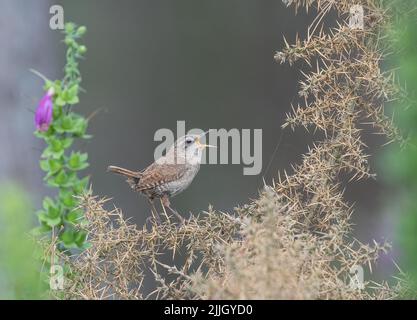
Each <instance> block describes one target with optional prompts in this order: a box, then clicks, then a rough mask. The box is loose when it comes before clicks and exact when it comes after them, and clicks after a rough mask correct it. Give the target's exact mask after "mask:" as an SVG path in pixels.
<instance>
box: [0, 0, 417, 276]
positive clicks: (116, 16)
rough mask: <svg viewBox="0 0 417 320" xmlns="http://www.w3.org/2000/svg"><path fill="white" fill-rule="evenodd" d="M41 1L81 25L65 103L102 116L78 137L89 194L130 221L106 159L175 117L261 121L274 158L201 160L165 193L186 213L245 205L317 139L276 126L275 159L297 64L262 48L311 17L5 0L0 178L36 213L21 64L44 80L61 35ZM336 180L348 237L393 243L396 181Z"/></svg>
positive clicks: (31, 90) (275, 2) (374, 148)
mask: <svg viewBox="0 0 417 320" xmlns="http://www.w3.org/2000/svg"><path fill="white" fill-rule="evenodd" d="M52 4H61V5H62V6H63V7H64V10H65V19H66V21H74V22H76V23H78V24H81V25H86V26H87V28H88V33H87V35H86V38H85V43H86V45H87V47H88V53H87V55H86V56H87V59H86V60H85V61H84V62H83V63H82V65H81V71H82V74H83V78H84V79H83V83H82V86H83V87H84V88H85V89H86V90H87V92H86V93H85V94H82V95H81V104H80V105H79V107H78V108H79V110H76V111H77V112H80V113H83V114H85V115H90V114H93V113H94V112H96V111H99V112H98V114H96V115H95V116H94V118H93V119H92V121H91V123H90V130H89V132H90V133H91V134H93V135H94V138H93V139H92V140H91V141H90V142H89V143H87V144H84V145H81V146H79V147H81V148H82V150H83V151H87V152H88V153H89V156H90V159H89V160H90V163H91V167H90V168H89V169H88V170H89V173H91V181H92V186H93V189H94V193H95V194H97V195H100V196H107V197H112V198H113V202H114V204H115V205H116V206H117V207H120V208H121V209H123V211H124V213H125V215H126V216H128V217H132V218H133V221H134V222H136V223H138V224H142V223H143V222H144V221H145V219H146V218H147V217H148V216H149V214H150V212H149V207H148V204H147V201H146V199H145V198H142V197H140V196H139V195H138V194H136V193H134V192H132V191H131V190H130V188H129V186H128V185H127V184H126V183H125V182H124V180H123V179H122V178H120V177H117V176H114V175H111V174H109V173H107V172H106V167H107V166H108V165H110V164H112V165H120V166H124V167H127V168H131V169H138V170H139V169H143V168H144V167H146V166H147V165H149V164H150V163H151V162H152V161H153V151H154V148H155V147H156V146H157V145H158V142H154V141H153V136H154V133H155V131H156V130H158V129H160V128H170V129H172V130H174V132H175V129H176V121H178V120H185V121H186V123H187V129H192V128H201V129H209V128H226V129H231V128H238V129H243V128H252V129H254V128H261V129H263V169H264V170H265V169H266V166H267V164H268V163H269V161H270V159H271V158H272V162H271V166H270V168H269V170H268V172H267V173H265V172H263V174H262V175H259V176H244V175H243V174H242V172H243V166H242V165H213V166H210V165H207V166H203V167H202V168H201V171H200V173H199V174H198V176H197V178H196V179H195V180H194V182H193V184H192V185H191V186H190V188H189V189H187V190H186V191H185V192H184V193H182V194H180V195H179V196H177V197H176V198H174V199H173V201H172V202H173V206H174V207H175V208H177V210H178V211H180V212H181V213H182V214H183V215H187V214H188V213H189V212H194V213H197V212H200V211H201V210H204V209H206V208H207V207H208V205H209V204H212V205H213V206H214V207H215V208H216V209H219V210H224V211H227V210H228V211H230V210H232V209H233V207H235V206H238V205H240V204H244V203H247V202H248V201H249V200H248V199H249V198H254V197H256V195H257V193H258V190H259V189H260V188H261V187H262V184H263V181H262V178H263V176H265V180H266V181H267V182H270V181H271V180H272V178H274V177H276V176H277V172H278V170H284V169H285V170H288V171H289V172H291V164H293V163H297V162H300V161H301V155H302V154H303V153H304V152H306V151H307V150H308V146H309V145H311V144H312V141H313V140H315V139H320V138H321V136H320V135H319V134H317V135H316V136H314V137H313V136H312V135H310V134H309V133H307V132H305V130H304V129H301V128H300V129H298V130H297V131H296V132H291V131H289V130H286V131H285V132H284V135H283V137H282V142H281V143H280V145H279V148H278V151H277V153H276V154H275V155H274V156H273V152H274V149H275V147H276V145H277V143H278V141H279V140H280V135H281V132H282V131H281V128H280V126H281V125H282V123H283V122H284V118H285V114H286V113H288V112H289V111H290V110H291V104H297V102H298V94H297V91H298V80H300V79H301V74H300V68H305V66H303V65H299V64H297V65H295V66H294V67H292V68H291V67H289V66H288V65H282V66H281V65H278V64H277V63H276V62H275V61H274V60H273V55H274V53H275V51H277V50H280V49H281V48H282V47H283V43H284V42H283V35H285V37H286V38H287V39H288V40H289V42H291V41H293V40H294V39H295V34H296V33H299V34H300V35H301V37H303V36H305V31H306V29H307V26H308V24H309V23H310V22H311V21H312V20H313V19H314V15H312V14H309V15H306V14H304V13H302V12H299V13H298V14H297V15H295V14H294V11H293V9H288V8H286V7H285V6H284V5H283V4H282V2H281V1H279V0H263V1H253V0H227V1H225V0H212V1H193V0H178V1H175V2H174V1H169V0H136V1H133V0H122V1H110V0H88V1H81V0H77V1H75V0H71V1H69V0H64V1H49V0H38V1H36V2H35V1H31V2H28V1H25V0H2V1H1V2H0V26H1V27H0V41H1V43H2V45H3V48H2V50H0V68H1V70H2V72H1V73H0V122H1V125H0V145H1V148H2V156H1V158H0V180H1V181H3V182H6V181H13V182H17V183H19V185H21V186H22V187H23V189H24V190H25V192H26V193H27V194H28V195H29V197H30V201H31V203H32V207H34V208H39V207H40V206H41V199H42V197H43V196H44V195H45V194H48V193H50V192H51V190H50V189H48V188H46V187H44V186H43V184H42V173H41V172H40V169H39V168H38V159H39V156H40V153H41V150H42V145H41V144H40V142H39V141H38V140H37V139H36V138H34V137H33V136H32V132H33V130H34V123H33V110H35V108H36V105H37V102H38V100H39V98H40V97H41V96H42V94H43V92H42V90H41V87H42V82H41V80H40V79H38V78H37V77H36V76H34V75H33V74H31V73H30V72H29V69H30V68H33V69H36V70H39V71H40V72H42V73H43V74H45V75H46V76H47V77H49V78H52V79H54V78H59V77H61V75H62V70H61V68H62V66H63V64H64V45H63V44H62V43H60V40H61V39H62V37H61V34H60V33H59V32H58V31H53V30H50V28H49V19H50V15H49V8H50V6H51V5H52ZM407 41H408V40H407ZM413 41H414V40H413ZM414 43H415V41H414ZM373 133H374V131H373V130H372V129H371V128H370V127H366V130H365V131H364V135H365V140H366V143H367V144H368V146H369V150H368V152H369V153H370V154H372V155H373V156H372V157H371V158H370V160H371V163H372V165H373V168H374V169H375V171H376V173H377V174H378V175H379V176H381V175H382V176H383V175H385V173H386V171H387V169H386V168H384V167H383V166H377V165H376V163H377V161H378V160H377V159H378V157H379V155H381V154H383V153H384V152H385V150H386V148H384V147H382V144H383V143H384V142H385V140H384V139H383V138H381V137H380V136H377V135H374V134H373ZM348 179H349V177H346V181H347V180H348ZM343 186H344V187H346V198H347V199H348V201H350V202H351V203H356V212H355V214H354V217H353V219H354V223H355V224H356V226H355V234H356V235H357V237H358V238H359V239H360V240H362V241H365V242H368V241H371V240H372V239H376V240H377V241H380V240H384V239H387V240H390V241H392V240H394V239H395V232H396V228H397V221H399V220H400V219H399V217H400V212H401V211H402V208H401V207H399V206H398V204H399V203H400V202H399V200H398V197H396V196H395V194H396V192H395V191H396V190H398V188H397V187H396V186H395V185H392V184H391V183H390V181H389V179H385V180H383V179H378V180H368V181H360V182H354V183H350V184H347V183H344V184H343ZM387 195H394V196H393V197H392V199H393V200H392V201H387ZM400 252H401V250H399V244H398V242H395V243H394V250H393V252H392V253H390V255H389V256H387V257H385V258H384V259H383V261H382V262H381V266H382V268H380V270H383V272H386V273H388V272H389V273H391V272H394V271H395V267H394V266H393V264H392V263H391V259H395V260H397V259H399V254H400Z"/></svg>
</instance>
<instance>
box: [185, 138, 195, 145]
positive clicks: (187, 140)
mask: <svg viewBox="0 0 417 320" xmlns="http://www.w3.org/2000/svg"><path fill="white" fill-rule="evenodd" d="M185 143H186V144H191V143H193V139H191V138H187V139H185Z"/></svg>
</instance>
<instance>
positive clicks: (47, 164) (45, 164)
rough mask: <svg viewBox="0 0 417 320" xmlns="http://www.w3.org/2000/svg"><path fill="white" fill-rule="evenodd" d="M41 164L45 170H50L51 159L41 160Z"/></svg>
mask: <svg viewBox="0 0 417 320" xmlns="http://www.w3.org/2000/svg"><path fill="white" fill-rule="evenodd" d="M39 166H40V167H41V169H42V170H43V171H49V161H48V160H41V161H39Z"/></svg>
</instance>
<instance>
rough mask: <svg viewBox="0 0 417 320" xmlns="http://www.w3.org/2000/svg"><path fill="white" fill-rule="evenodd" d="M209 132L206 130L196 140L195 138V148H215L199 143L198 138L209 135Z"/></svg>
mask: <svg viewBox="0 0 417 320" xmlns="http://www.w3.org/2000/svg"><path fill="white" fill-rule="evenodd" d="M209 131H210V130H208V131H206V132H203V133H202V134H201V135H200V136H199V137H198V138H197V140H196V143H197V146H198V147H199V148H200V149H204V148H217V147H216V146H212V145H209V144H203V143H201V141H200V138H201V137H204V136H205V135H206V134H207V133H209Z"/></svg>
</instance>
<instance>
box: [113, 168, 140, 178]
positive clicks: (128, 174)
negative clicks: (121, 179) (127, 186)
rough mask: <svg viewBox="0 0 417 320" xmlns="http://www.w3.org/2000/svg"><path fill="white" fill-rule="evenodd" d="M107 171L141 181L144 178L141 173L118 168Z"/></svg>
mask: <svg viewBox="0 0 417 320" xmlns="http://www.w3.org/2000/svg"><path fill="white" fill-rule="evenodd" d="M107 171H110V172H113V173H117V174H120V175H122V176H125V177H128V178H135V179H140V177H141V176H142V175H141V174H140V172H135V171H131V170H128V169H125V168H121V167H116V166H109V167H108V168H107Z"/></svg>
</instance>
